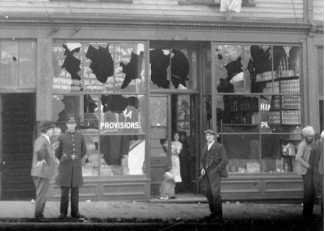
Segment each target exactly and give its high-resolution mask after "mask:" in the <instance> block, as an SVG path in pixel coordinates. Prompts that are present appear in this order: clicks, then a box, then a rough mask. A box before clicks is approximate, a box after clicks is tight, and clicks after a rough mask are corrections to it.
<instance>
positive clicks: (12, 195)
mask: <svg viewBox="0 0 325 231" xmlns="http://www.w3.org/2000/svg"><path fill="white" fill-rule="evenodd" d="M1 104H2V118H1V121H0V122H1V125H0V126H1V129H0V130H1V131H2V139H1V142H2V144H1V146H2V150H1V153H0V154H1V158H2V176H1V188H0V189H1V190H2V193H1V194H2V195H1V196H2V197H1V200H31V199H35V187H34V184H33V180H32V177H31V176H30V171H31V164H32V157H33V140H34V130H35V129H34V128H35V94H32V93H21V94H2V95H1Z"/></svg>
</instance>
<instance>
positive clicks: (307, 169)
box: [296, 126, 318, 218]
mask: <svg viewBox="0 0 325 231" xmlns="http://www.w3.org/2000/svg"><path fill="white" fill-rule="evenodd" d="M302 135H303V137H304V139H303V140H302V141H301V142H300V144H299V145H298V151H297V155H296V160H297V162H298V164H297V173H298V174H299V175H301V176H302V181H303V186H304V197H303V213H302V215H303V217H305V218H308V217H311V216H312V213H313V208H314V201H315V198H316V186H315V182H314V169H315V167H317V164H318V162H317V160H316V158H315V155H314V154H313V153H312V148H311V144H312V142H313V139H314V135H315V131H314V129H313V127H311V126H307V127H305V128H304V129H302Z"/></svg>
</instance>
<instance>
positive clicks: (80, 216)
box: [71, 213, 85, 219]
mask: <svg viewBox="0 0 325 231" xmlns="http://www.w3.org/2000/svg"><path fill="white" fill-rule="evenodd" d="M71 217H73V218H78V219H79V218H85V216H84V215H81V214H80V213H76V214H71Z"/></svg>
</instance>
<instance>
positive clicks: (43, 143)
mask: <svg viewBox="0 0 325 231" xmlns="http://www.w3.org/2000/svg"><path fill="white" fill-rule="evenodd" d="M41 160H45V161H46V164H45V165H42V166H41V167H37V161H41ZM57 167H58V165H57V163H56V159H55V155H54V151H53V149H52V145H51V144H50V142H49V141H48V140H47V139H46V138H45V137H44V136H43V135H40V136H39V137H38V138H37V139H36V140H35V142H34V152H33V162H32V170H31V175H32V176H38V177H43V178H52V177H55V175H56V173H57Z"/></svg>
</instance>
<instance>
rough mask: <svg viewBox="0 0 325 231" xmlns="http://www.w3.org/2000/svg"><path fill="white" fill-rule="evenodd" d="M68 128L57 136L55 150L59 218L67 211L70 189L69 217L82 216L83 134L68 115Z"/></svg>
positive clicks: (74, 120) (84, 143)
mask: <svg viewBox="0 0 325 231" xmlns="http://www.w3.org/2000/svg"><path fill="white" fill-rule="evenodd" d="M66 125H67V127H68V130H67V131H66V132H65V133H63V134H61V135H60V136H59V137H58V142H59V147H58V148H57V149H56V151H55V155H56V157H57V158H58V159H59V160H60V164H59V169H58V171H59V175H58V177H57V178H56V181H55V183H56V184H57V185H59V186H61V204H60V216H59V218H60V219H64V218H65V217H66V216H67V213H68V205H69V192H70V190H71V217H73V218H84V216H83V215H81V214H80V213H79V187H80V186H82V185H83V178H82V164H81V159H82V158H83V157H84V156H85V155H86V153H87V147H86V142H85V138H84V136H83V134H81V133H78V132H76V131H75V129H76V126H77V122H76V119H75V116H74V115H69V118H68V120H67V123H66Z"/></svg>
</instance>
